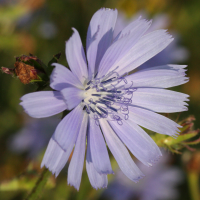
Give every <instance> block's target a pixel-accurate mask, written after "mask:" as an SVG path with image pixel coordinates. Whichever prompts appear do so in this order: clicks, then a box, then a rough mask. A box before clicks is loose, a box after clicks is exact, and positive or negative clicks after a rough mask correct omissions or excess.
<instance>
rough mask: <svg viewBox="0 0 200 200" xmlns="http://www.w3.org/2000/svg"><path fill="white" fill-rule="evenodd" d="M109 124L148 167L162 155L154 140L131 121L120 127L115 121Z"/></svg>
mask: <svg viewBox="0 0 200 200" xmlns="http://www.w3.org/2000/svg"><path fill="white" fill-rule="evenodd" d="M109 124H110V125H111V127H112V128H113V130H114V131H115V133H116V134H117V135H118V136H119V138H120V139H121V140H122V142H123V143H124V144H125V145H126V146H127V148H128V149H129V150H130V151H131V153H132V154H133V155H134V156H135V157H136V158H137V159H138V160H140V161H141V162H142V163H143V164H145V165H147V166H152V164H154V163H155V162H156V161H157V160H158V159H159V157H160V156H161V155H162V154H161V152H160V150H159V148H158V146H157V145H156V143H155V142H154V141H153V140H152V138H151V137H150V136H149V135H148V134H147V133H146V132H145V131H144V130H143V129H142V128H140V127H139V126H138V125H137V124H135V123H134V122H133V121H131V120H124V121H123V125H122V126H120V125H119V124H117V123H116V122H114V121H109Z"/></svg>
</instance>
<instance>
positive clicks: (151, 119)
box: [129, 106, 181, 136]
mask: <svg viewBox="0 0 200 200" xmlns="http://www.w3.org/2000/svg"><path fill="white" fill-rule="evenodd" d="M129 119H130V120H131V121H133V122H135V123H136V124H138V125H140V126H143V127H145V128H147V129H149V130H152V131H155V132H157V133H160V134H165V135H172V136H176V135H177V134H178V131H179V129H178V127H181V126H180V125H179V124H177V123H175V122H174V121H172V120H171V119H168V118H167V117H164V116H162V115H160V114H157V113H154V112H152V111H149V110H146V109H142V108H137V107H134V106H133V107H132V106H129Z"/></svg>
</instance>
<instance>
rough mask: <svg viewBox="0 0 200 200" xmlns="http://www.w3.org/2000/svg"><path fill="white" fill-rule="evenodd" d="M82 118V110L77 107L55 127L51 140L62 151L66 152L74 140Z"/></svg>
mask: <svg viewBox="0 0 200 200" xmlns="http://www.w3.org/2000/svg"><path fill="white" fill-rule="evenodd" d="M83 116H84V111H83V108H82V107H81V106H80V105H78V106H77V107H76V108H75V109H74V110H72V111H71V112H70V113H69V114H68V115H67V116H65V118H64V119H63V120H62V121H61V122H60V123H59V125H58V126H57V128H56V130H55V133H54V134H53V136H52V138H53V139H54V140H55V141H56V142H57V144H58V145H59V146H60V148H61V149H63V150H64V151H67V149H68V147H69V145H70V144H71V142H72V141H75V140H76V138H77V135H78V132H79V130H80V126H81V122H82V120H83Z"/></svg>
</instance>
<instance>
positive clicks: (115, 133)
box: [20, 8, 188, 189]
mask: <svg viewBox="0 0 200 200" xmlns="http://www.w3.org/2000/svg"><path fill="white" fill-rule="evenodd" d="M116 19H117V10H111V9H104V8H103V9H100V10H98V11H97V12H96V13H95V14H94V15H93V17H92V19H91V21H90V25H89V28H88V33H87V42H86V54H87V61H86V56H85V53H84V49H83V45H82V43H81V39H80V36H79V33H78V32H77V30H76V29H74V28H73V31H74V33H73V35H72V36H71V38H70V39H69V40H68V41H67V42H66V58H67V61H68V64H69V67H70V69H71V71H70V70H69V69H67V68H66V67H64V66H62V65H60V64H57V63H54V64H53V65H54V66H55V68H54V70H53V72H52V74H51V83H50V86H51V88H52V89H54V90H56V91H41V92H34V93H30V94H26V95H24V96H23V97H22V98H21V100H22V102H21V103H20V104H21V105H22V106H23V108H24V109H25V112H27V113H28V114H29V115H30V116H32V117H35V118H42V117H49V116H52V115H55V114H57V113H60V112H62V111H64V110H66V109H68V110H72V109H73V110H72V111H71V112H70V113H69V114H68V115H67V116H65V117H64V118H63V119H62V121H61V122H60V123H59V125H58V126H57V128H56V130H55V132H54V134H53V136H52V138H51V139H50V142H49V145H48V147H47V150H46V153H45V155H44V158H43V161H42V164H41V166H46V167H47V168H48V169H49V170H50V171H52V173H54V174H55V175H56V176H57V175H58V174H59V173H60V171H61V170H62V168H63V167H64V166H65V164H66V162H67V160H68V158H69V156H70V154H71V152H72V150H73V148H74V153H73V156H72V159H71V161H70V164H69V168H68V184H70V185H73V186H74V187H75V188H76V189H79V187H80V182H81V176H82V170H83V164H84V156H85V148H86V140H87V154H86V170H87V173H88V177H89V180H90V182H91V185H92V186H93V187H94V188H96V189H97V188H102V187H106V186H107V174H112V173H113V171H112V168H111V164H110V159H109V155H108V151H107V148H106V144H105V141H106V143H107V146H108V148H109V149H110V151H111V153H112V154H113V156H114V158H115V159H116V161H117V163H118V165H119V167H120V169H121V170H122V172H123V173H124V174H125V175H126V176H127V177H128V178H129V179H130V180H132V181H134V182H137V181H138V180H139V179H141V178H142V177H143V176H144V175H143V173H142V172H141V171H140V169H139V168H138V167H137V166H136V164H135V163H134V161H133V160H132V158H131V156H130V154H129V152H128V150H127V148H128V149H129V150H130V151H131V153H132V154H133V155H134V156H135V157H136V158H137V159H138V160H140V161H141V162H142V163H143V164H144V165H146V166H152V164H153V163H154V162H155V161H157V160H158V159H159V157H160V156H161V152H160V150H159V148H158V147H157V145H156V144H155V142H154V141H153V140H152V139H151V137H150V136H149V135H148V134H147V133H146V132H145V131H144V130H143V129H142V128H141V127H140V126H142V127H145V128H147V129H150V130H152V131H155V132H158V133H160V134H167V135H170V136H176V135H177V134H178V133H177V132H178V127H180V126H179V125H178V124H177V123H175V122H173V121H172V120H170V119H168V118H166V117H164V116H162V115H160V114H157V113H156V112H162V113H172V112H181V111H185V110H187V108H186V105H187V104H186V103H185V102H184V101H187V97H188V95H186V94H182V93H179V92H174V91H170V90H166V89H165V88H169V87H173V86H177V85H181V84H183V83H185V82H187V81H188V78H186V77H185V69H184V68H185V67H186V66H185V65H184V66H183V65H163V66H156V67H152V68H149V69H144V70H141V71H138V72H136V73H133V74H130V75H128V72H130V71H132V70H134V69H136V68H137V67H138V66H140V65H141V64H143V63H144V62H146V61H147V60H149V59H150V58H152V57H153V56H155V55H156V54H158V53H159V52H160V51H162V50H163V49H164V48H165V47H166V46H167V45H169V43H170V42H172V40H173V39H172V37H171V36H170V35H169V34H168V33H166V31H165V30H157V31H154V32H150V33H148V34H145V33H146V31H147V30H148V28H149V27H150V25H151V21H146V20H144V19H141V18H138V19H136V20H135V21H133V22H132V23H130V24H129V25H128V26H127V27H125V28H124V29H123V30H122V31H121V32H120V33H119V34H118V35H117V36H116V37H115V38H113V32H114V28H115V22H116ZM103 135H104V137H103ZM104 138H105V141H104ZM125 145H126V147H127V148H126V147H125ZM74 146H75V147H74Z"/></svg>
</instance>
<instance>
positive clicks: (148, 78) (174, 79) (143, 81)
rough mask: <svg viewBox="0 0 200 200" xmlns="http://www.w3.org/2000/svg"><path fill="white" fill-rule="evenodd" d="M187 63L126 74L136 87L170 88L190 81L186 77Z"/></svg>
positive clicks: (127, 78)
mask: <svg viewBox="0 0 200 200" xmlns="http://www.w3.org/2000/svg"><path fill="white" fill-rule="evenodd" d="M185 67H186V65H162V66H158V67H151V68H147V69H145V70H140V71H138V72H135V73H133V74H131V75H129V76H126V80H127V81H128V82H130V83H131V82H132V83H133V86H134V87H143V88H144V87H156V88H169V87H174V86H177V85H182V84H184V83H186V82H188V80H189V79H188V78H187V77H185V71H186V70H185V69H183V68H185Z"/></svg>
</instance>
